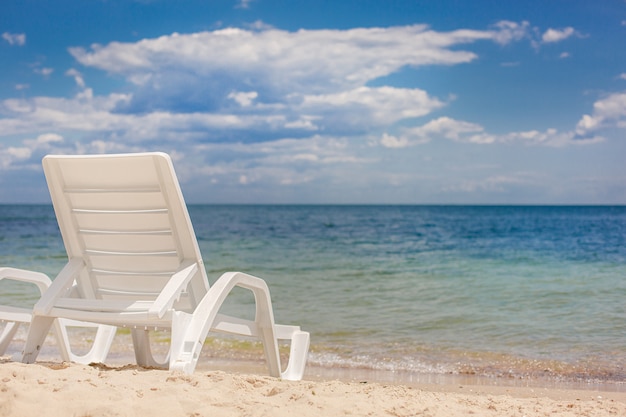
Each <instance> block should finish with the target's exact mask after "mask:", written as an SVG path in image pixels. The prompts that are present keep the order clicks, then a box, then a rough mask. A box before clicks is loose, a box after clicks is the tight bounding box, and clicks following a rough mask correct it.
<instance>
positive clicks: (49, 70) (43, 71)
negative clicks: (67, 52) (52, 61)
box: [34, 67, 54, 77]
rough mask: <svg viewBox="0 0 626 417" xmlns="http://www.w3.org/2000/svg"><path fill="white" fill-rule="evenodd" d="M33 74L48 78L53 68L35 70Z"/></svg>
mask: <svg viewBox="0 0 626 417" xmlns="http://www.w3.org/2000/svg"><path fill="white" fill-rule="evenodd" d="M34 71H35V73H37V74H40V75H43V76H44V77H48V76H49V75H50V74H52V73H53V72H54V69H53V68H46V67H44V68H36V69H35V70H34Z"/></svg>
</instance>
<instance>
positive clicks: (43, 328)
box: [22, 316, 55, 363]
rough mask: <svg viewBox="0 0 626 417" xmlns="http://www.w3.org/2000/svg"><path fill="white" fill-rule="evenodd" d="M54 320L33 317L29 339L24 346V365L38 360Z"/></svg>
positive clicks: (51, 318) (44, 317)
mask: <svg viewBox="0 0 626 417" xmlns="http://www.w3.org/2000/svg"><path fill="white" fill-rule="evenodd" d="M54 320H55V319H54V317H46V316H34V317H33V319H32V321H31V322H30V327H29V329H28V337H27V338H26V345H25V346H24V352H23V354H22V362H23V363H33V362H35V360H37V356H39V352H40V351H41V346H42V345H43V342H44V340H45V339H46V336H47V335H48V332H49V331H50V327H51V326H52V323H53V322H54Z"/></svg>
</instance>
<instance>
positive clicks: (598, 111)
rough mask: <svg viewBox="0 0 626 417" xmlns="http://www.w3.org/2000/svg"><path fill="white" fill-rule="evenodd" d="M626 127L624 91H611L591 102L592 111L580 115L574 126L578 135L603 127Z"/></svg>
mask: <svg viewBox="0 0 626 417" xmlns="http://www.w3.org/2000/svg"><path fill="white" fill-rule="evenodd" d="M615 127H616V128H621V129H626V92H621V93H613V94H610V95H609V96H607V97H605V98H603V99H601V100H598V101H596V102H595V103H594V104H593V113H592V114H591V115H588V114H585V115H583V116H582V118H581V119H580V121H579V122H578V125H577V126H576V133H577V134H578V135H579V136H580V137H588V136H590V135H592V134H594V132H595V131H597V130H599V129H604V128H615Z"/></svg>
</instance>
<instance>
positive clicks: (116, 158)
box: [22, 153, 309, 380]
mask: <svg viewBox="0 0 626 417" xmlns="http://www.w3.org/2000/svg"><path fill="white" fill-rule="evenodd" d="M43 165H44V172H45V175H46V180H47V182H48V188H49V189H50V194H51V197H52V202H53V205H54V209H55V213H56V216H57V219H58V222H59V227H60V229H61V234H62V237H63V242H64V244H65V247H66V250H67V254H68V258H69V262H68V264H67V266H66V267H65V268H64V269H63V271H61V273H60V274H59V276H57V277H56V279H55V280H54V281H53V283H52V285H51V286H50V288H49V289H48V290H47V291H46V293H45V294H44V295H43V296H42V298H41V300H40V301H39V302H38V303H37V304H36V305H35V308H34V309H33V319H32V324H31V326H30V331H29V335H28V338H27V341H26V346H25V350H24V356H23V358H22V361H23V362H26V363H30V362H33V361H34V360H35V359H36V357H37V355H38V353H39V347H40V346H41V343H42V342H43V339H44V338H45V334H46V333H47V331H48V329H49V328H50V326H51V325H52V322H53V319H55V318H62V319H71V320H79V321H87V322H92V323H96V324H102V325H109V326H124V327H130V328H131V333H132V338H133V344H134V349H135V357H136V360H137V363H138V364H140V365H149V366H157V365H163V364H159V363H158V362H157V361H156V360H155V359H154V357H153V355H152V352H151V349H150V338H149V331H148V329H170V330H171V340H172V342H171V348H170V354H169V355H168V358H167V361H168V364H167V365H168V366H169V369H171V370H180V371H183V372H185V373H192V372H193V371H194V370H195V367H196V365H197V362H198V358H199V356H200V351H201V349H202V345H203V343H204V339H205V338H206V336H207V334H208V332H209V331H221V332H228V333H232V334H239V335H242V336H250V337H254V338H257V339H260V340H261V341H262V342H263V346H264V350H265V355H266V358H267V363H268V368H269V373H270V375H272V376H276V377H282V378H285V379H292V380H297V379H301V378H302V375H303V373H304V367H305V364H306V357H307V354H308V347H309V334H308V333H306V332H303V331H301V330H300V328H299V327H297V326H280V325H276V324H275V323H274V316H273V311H272V305H271V298H270V294H269V289H268V288H267V285H266V284H265V282H264V281H263V280H262V279H260V278H256V277H253V276H251V275H247V274H242V273H239V272H230V273H226V274H224V275H223V276H222V277H220V278H219V279H218V280H217V282H216V284H215V285H214V286H213V287H211V288H209V283H208V279H207V276H206V271H205V269H204V265H203V261H202V257H201V255H200V250H199V248H198V244H197V241H196V237H195V233H194V231H193V227H192V224H191V220H190V218H189V214H188V212H187V207H186V205H185V202H184V199H183V195H182V192H181V190H180V186H179V184H178V180H177V178H176V174H175V172H174V168H173V165H172V162H171V159H170V157H169V156H168V155H167V154H164V153H140V154H120V155H87V156H47V157H45V158H44V161H43ZM234 287H242V288H246V289H248V290H250V291H252V292H253V293H254V296H255V299H256V302H257V306H256V317H255V319H254V320H253V321H246V320H241V319H238V318H231V317H227V316H224V315H219V314H218V311H219V309H220V307H221V305H222V303H223V302H224V300H225V299H226V297H227V296H228V294H229V293H230V291H231V290H232V289H233V288H234ZM278 339H287V340H290V341H291V351H290V352H291V356H290V360H289V364H288V365H287V367H286V368H285V370H284V371H283V370H282V367H281V364H280V357H279V355H278Z"/></svg>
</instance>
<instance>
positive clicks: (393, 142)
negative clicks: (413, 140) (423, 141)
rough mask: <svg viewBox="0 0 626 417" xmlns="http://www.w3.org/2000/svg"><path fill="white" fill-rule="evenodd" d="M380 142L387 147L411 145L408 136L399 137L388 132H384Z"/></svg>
mask: <svg viewBox="0 0 626 417" xmlns="http://www.w3.org/2000/svg"><path fill="white" fill-rule="evenodd" d="M380 144H381V145H383V146H384V147H385V148H406V147H408V146H410V143H409V140H408V139H407V138H406V136H404V137H400V138H398V137H396V136H391V135H389V134H387V133H383V136H382V137H381V139H380Z"/></svg>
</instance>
